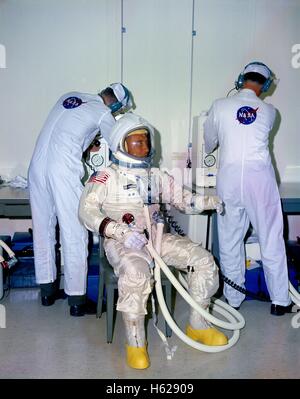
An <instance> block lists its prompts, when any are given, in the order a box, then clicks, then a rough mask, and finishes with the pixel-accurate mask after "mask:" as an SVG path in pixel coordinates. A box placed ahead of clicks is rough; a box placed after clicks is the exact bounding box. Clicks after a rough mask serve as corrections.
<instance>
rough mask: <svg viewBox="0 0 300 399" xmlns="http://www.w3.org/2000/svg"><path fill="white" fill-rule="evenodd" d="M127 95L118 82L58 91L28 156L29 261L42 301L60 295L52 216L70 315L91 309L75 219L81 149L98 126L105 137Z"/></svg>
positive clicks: (82, 236) (83, 239)
mask: <svg viewBox="0 0 300 399" xmlns="http://www.w3.org/2000/svg"><path fill="white" fill-rule="evenodd" d="M130 101H131V100H130V96H129V92H128V90H127V89H126V87H124V86H123V85H121V84H120V83H114V84H112V85H111V86H109V87H107V88H106V89H105V90H103V91H102V92H101V93H100V94H99V95H94V94H83V93H78V92H71V93H67V94H65V95H63V96H62V97H61V98H60V99H59V100H58V101H57V103H56V104H55V106H54V107H53V109H52V110H51V112H50V114H49V116H48V118H47V120H46V122H45V124H44V126H43V128H42V131H41V133H40V135H39V137H38V140H37V143H36V146H35V149H34V153H33V156H32V159H31V162H30V166H29V172H28V180H29V192H30V204H31V212H32V221H33V245H34V262H35V273H36V281H37V283H38V284H40V286H41V297H42V304H43V305H44V306H50V305H52V304H53V303H54V302H55V300H56V299H58V298H59V297H60V296H59V291H58V287H57V284H56V282H57V270H56V264H55V249H54V246H55V243H56V237H55V227H56V223H57V221H58V224H59V228H60V238H61V243H62V246H63V251H64V291H65V293H66V294H67V295H68V296H69V297H68V302H69V305H70V314H71V315H72V316H83V315H84V314H85V313H89V312H91V313H93V312H94V311H95V309H88V306H87V304H86V295H85V294H86V280H87V231H86V229H85V228H84V227H83V226H82V224H81V223H80V221H79V219H78V206H79V199H80V196H81V192H82V189H83V186H82V184H81V181H80V179H81V178H82V176H83V173H84V170H83V165H82V162H81V158H82V153H83V151H85V150H86V148H87V147H88V146H89V145H90V144H91V142H92V141H93V139H94V138H95V136H96V134H97V133H98V132H99V130H100V131H101V134H102V136H103V137H104V138H105V139H107V138H108V136H109V134H110V131H111V129H112V127H113V126H114V124H115V119H114V117H113V116H112V113H113V115H114V114H115V113H117V112H120V110H121V109H124V108H126V107H127V106H128V104H129V105H131V104H130Z"/></svg>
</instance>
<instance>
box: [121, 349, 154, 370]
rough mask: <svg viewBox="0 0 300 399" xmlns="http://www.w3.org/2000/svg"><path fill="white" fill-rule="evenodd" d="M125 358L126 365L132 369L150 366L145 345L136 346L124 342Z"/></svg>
mask: <svg viewBox="0 0 300 399" xmlns="http://www.w3.org/2000/svg"><path fill="white" fill-rule="evenodd" d="M126 359H127V364H128V366H130V367H132V368H133V369H139V370H143V369H147V368H148V367H149V366H150V359H149V356H148V352H147V347H146V345H145V346H141V347H139V348H137V347H136V346H129V345H127V344H126Z"/></svg>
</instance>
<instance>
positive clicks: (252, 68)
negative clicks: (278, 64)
mask: <svg viewBox="0 0 300 399" xmlns="http://www.w3.org/2000/svg"><path fill="white" fill-rule="evenodd" d="M248 72H256V73H259V74H260V75H262V76H264V77H265V78H266V79H269V77H270V75H271V72H270V70H269V68H268V67H267V66H265V65H262V64H256V63H252V64H249V65H247V66H246V68H245V69H244V72H243V74H244V75H245V74H246V73H248Z"/></svg>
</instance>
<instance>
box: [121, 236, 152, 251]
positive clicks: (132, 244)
mask: <svg viewBox="0 0 300 399" xmlns="http://www.w3.org/2000/svg"><path fill="white" fill-rule="evenodd" d="M147 242H148V240H147V238H146V237H145V235H144V234H141V233H139V232H137V231H130V232H129V233H126V236H125V241H124V246H125V247H126V248H132V249H138V250H140V249H142V248H143V247H144V246H145V245H146V244H147Z"/></svg>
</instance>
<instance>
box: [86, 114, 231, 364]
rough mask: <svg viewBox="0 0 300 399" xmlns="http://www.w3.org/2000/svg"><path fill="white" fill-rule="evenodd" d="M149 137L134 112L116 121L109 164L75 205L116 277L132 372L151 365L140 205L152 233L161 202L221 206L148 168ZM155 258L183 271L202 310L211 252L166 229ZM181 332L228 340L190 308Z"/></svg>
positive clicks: (210, 285) (212, 268)
mask: <svg viewBox="0 0 300 399" xmlns="http://www.w3.org/2000/svg"><path fill="white" fill-rule="evenodd" d="M141 136H143V137H144V140H147V144H146V145H145V143H144V142H142V141H143V139H141V140H140V142H138V138H139V137H141ZM152 136H153V128H152V126H151V125H150V124H149V123H148V122H147V121H145V120H144V119H143V118H141V117H139V116H137V115H134V114H126V115H125V116H124V117H122V118H121V119H120V120H118V121H117V123H116V125H115V126H114V128H113V130H112V132H111V135H110V138H109V144H110V148H111V149H112V150H113V156H112V160H113V163H112V164H111V165H110V166H109V167H107V168H105V169H104V170H103V171H101V172H98V173H97V174H94V175H93V176H91V178H90V180H89V182H88V183H87V184H86V186H85V189H84V191H83V194H82V197H81V200H80V208H79V216H80V219H81V220H82V222H83V224H84V225H85V226H86V227H87V228H88V229H89V230H91V231H93V232H99V233H100V234H101V235H103V236H104V237H105V239H104V249H105V252H106V255H107V259H108V261H109V262H110V264H111V265H112V267H113V268H114V272H115V274H116V275H117V276H118V290H119V298H118V302H117V310H119V311H121V312H122V315H123V320H124V323H125V328H126V337H127V363H128V364H129V366H131V367H133V368H137V369H144V368H146V367H148V366H149V358H148V354H147V349H146V343H145V330H144V316H145V314H147V310H146V304H147V299H148V296H149V294H150V292H151V290H152V286H153V281H152V277H151V271H150V266H151V264H152V258H151V256H150V255H149V253H148V251H147V249H146V248H145V244H146V243H147V239H146V237H145V234H144V232H145V229H146V220H145V216H144V210H143V206H144V203H148V204H149V210H150V215H151V216H152V224H151V235H152V237H153V238H155V233H156V222H155V220H156V218H155V216H156V215H157V214H158V213H159V211H160V206H159V203H161V202H165V203H171V204H172V205H174V206H175V207H176V208H178V209H181V210H187V211H188V210H191V208H192V209H193V210H197V211H199V212H202V211H203V210H205V209H216V208H217V209H218V210H219V211H221V208H222V205H221V201H220V199H219V198H218V197H215V196H212V197H207V196H203V197H201V196H199V195H192V194H191V193H190V192H188V191H186V190H183V188H182V185H178V184H177V183H176V182H175V181H174V178H173V177H171V176H170V175H169V174H167V173H163V172H162V171H160V170H159V169H158V168H151V167H150V165H151V159H152V155H153V144H152V143H153V141H152ZM145 137H146V138H145ZM149 137H150V138H151V140H149ZM131 138H133V139H134V140H136V141H135V142H134V141H133V143H134V144H138V145H139V146H140V148H139V149H138V151H139V152H137V153H136V154H134V153H133V151H132V149H131V148H130V146H129V144H130V145H132V143H130V142H129V139H131ZM150 141H151V144H150ZM143 145H144V147H146V152H144V156H143V157H142V156H140V155H138V154H141V151H143V150H141V148H142V146H143ZM149 147H151V151H150V153H149ZM161 257H162V259H163V260H164V261H165V262H166V263H167V264H169V265H173V266H176V267H177V268H178V269H180V270H183V271H186V272H187V274H188V285H189V291H190V294H191V295H192V296H193V298H194V299H195V300H196V301H197V302H198V303H199V304H200V305H201V306H202V307H203V308H207V307H208V305H209V303H210V298H211V296H212V295H213V294H214V293H215V292H216V291H217V289H218V284H219V280H218V270H217V267H216V265H215V263H214V259H213V257H212V256H211V254H210V253H209V252H208V251H206V250H205V249H203V248H202V247H201V246H200V245H199V244H196V243H193V242H192V241H191V240H189V239H188V238H186V237H184V238H183V237H181V236H177V235H173V234H164V235H163V239H162V246H161ZM187 333H188V335H189V336H190V337H192V338H193V339H195V340H199V341H201V342H203V343H205V344H208V345H224V344H226V343H227V337H226V336H225V335H224V334H222V333H221V332H219V331H218V330H216V329H215V328H213V327H211V325H210V324H209V323H208V322H207V321H205V320H204V319H203V318H202V316H200V315H199V314H198V313H197V312H196V311H194V310H191V314H190V320H189V325H188V327H187Z"/></svg>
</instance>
